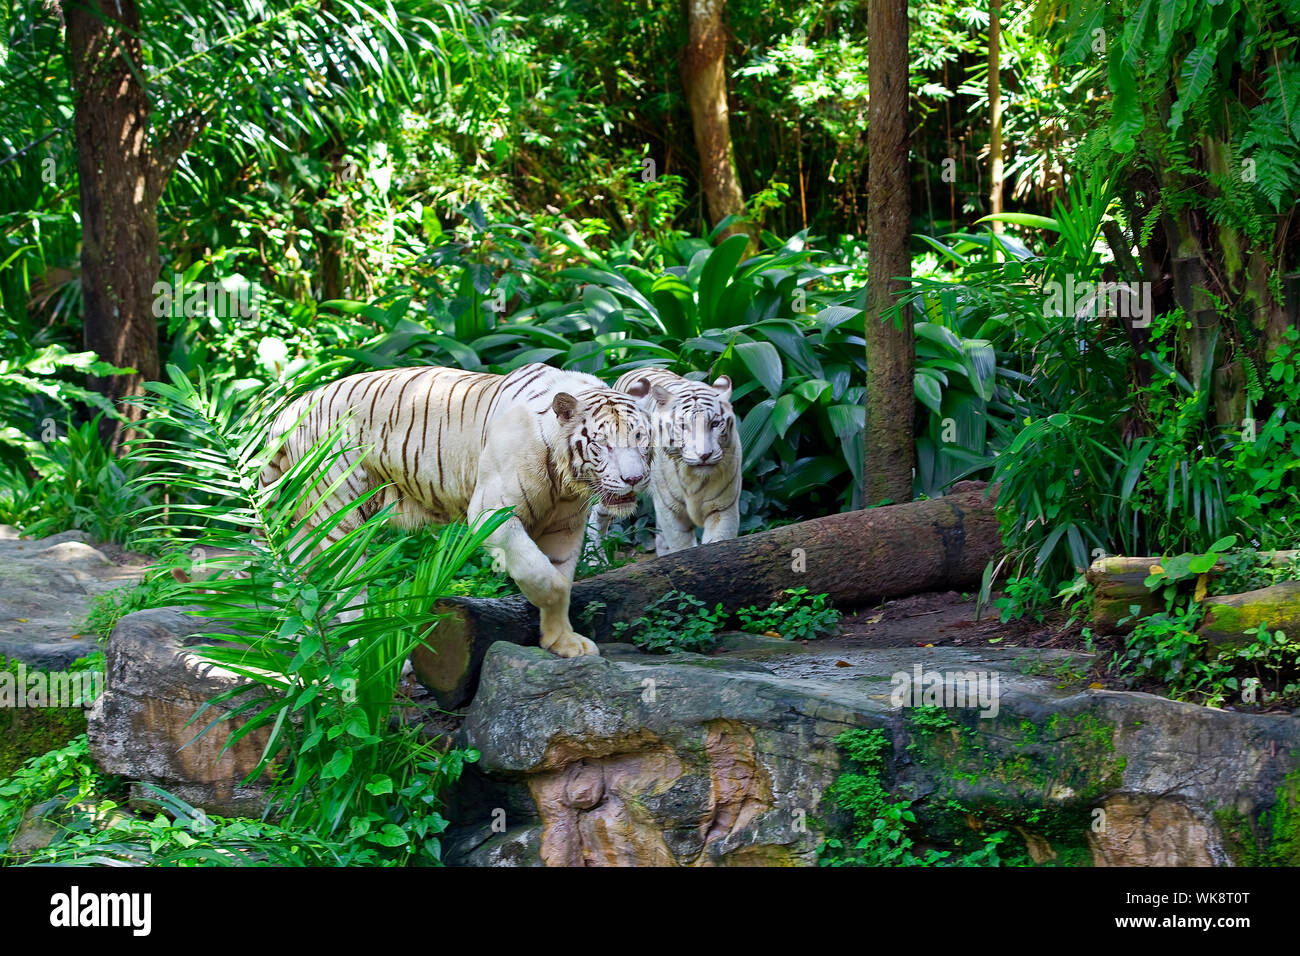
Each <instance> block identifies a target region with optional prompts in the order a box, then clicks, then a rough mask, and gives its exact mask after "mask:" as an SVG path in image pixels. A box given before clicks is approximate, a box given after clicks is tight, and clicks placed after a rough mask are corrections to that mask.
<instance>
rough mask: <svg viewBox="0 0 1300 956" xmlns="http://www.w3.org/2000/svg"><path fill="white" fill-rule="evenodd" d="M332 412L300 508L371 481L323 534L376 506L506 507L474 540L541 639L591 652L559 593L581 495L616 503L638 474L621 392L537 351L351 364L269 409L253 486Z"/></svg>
mask: <svg viewBox="0 0 1300 956" xmlns="http://www.w3.org/2000/svg"><path fill="white" fill-rule="evenodd" d="M344 419H346V420H347V426H346V438H347V440H346V446H345V449H346V450H345V451H344V452H343V453H342V454H341V455H339V456H338V459H337V460H336V461H334V463H333V464H332V465H331V466H330V469H329V471H328V472H327V473H326V474H325V475H324V476H322V480H321V481H319V482H318V483H317V485H316V487H317V489H321V490H324V489H328V488H330V487H332V486H334V485H336V484H337V487H335V488H334V490H333V491H331V492H330V497H329V498H328V499H327V500H325V501H322V502H319V507H317V508H315V509H314V510H313V508H312V506H313V505H316V504H318V502H317V501H314V500H312V501H306V502H303V503H302V508H303V517H304V518H305V519H306V523H307V525H309V526H312V527H319V526H320V525H321V524H322V523H324V522H325V521H327V520H328V519H329V518H330V517H331V516H334V515H338V514H339V513H340V512H341V511H344V510H345V509H346V508H347V504H348V502H350V501H354V500H356V499H357V498H360V497H361V496H362V495H364V494H365V493H366V492H369V491H372V490H374V489H376V488H379V489H381V490H380V493H379V494H378V495H376V496H374V497H373V498H371V499H369V500H368V501H367V502H366V504H365V506H363V508H361V509H356V510H353V511H348V512H346V513H345V514H343V516H342V518H341V520H339V522H338V523H337V525H336V526H334V527H331V528H330V529H329V531H328V533H327V535H326V540H327V541H331V542H332V541H337V540H339V539H341V538H342V537H343V536H344V535H346V534H348V533H349V532H351V531H352V530H354V529H355V528H357V527H359V526H360V524H361V523H362V521H364V520H365V518H367V517H368V516H369V515H371V514H373V513H374V512H375V511H376V510H377V509H379V508H381V507H383V506H385V505H392V506H393V508H394V515H395V517H396V519H397V521H398V523H400V524H403V525H406V526H408V527H412V526H416V525H420V524H425V523H445V522H448V521H453V520H463V519H469V520H470V521H474V520H477V519H478V518H479V517H480V516H481V515H483V514H487V513H491V512H495V511H498V510H501V509H509V510H510V511H511V517H510V518H508V519H507V520H506V521H505V522H504V523H503V524H501V525H500V526H499V527H498V528H497V529H496V530H495V531H493V532H492V534H491V535H490V536H489V537H488V538H487V541H486V545H487V547H488V549H489V550H490V551H492V552H493V553H494V554H495V555H496V556H497V557H499V558H501V559H502V560H503V561H504V565H505V570H506V572H507V573H508V574H509V575H510V576H511V577H512V578H514V580H515V583H516V584H518V585H519V590H520V591H521V592H522V593H523V595H524V596H525V597H526V598H527V599H528V600H529V601H530V602H532V603H533V604H534V605H535V606H536V607H537V608H538V610H539V612H540V630H541V645H542V647H544V648H547V649H548V650H550V651H552V652H553V653H555V654H558V655H559V656H561V657H575V656H579V655H583V654H596V653H598V650H597V648H596V645H595V644H594V643H592V641H590V640H589V639H588V638H586V637H583V636H582V635H581V634H578V633H576V632H575V631H574V630H573V628H572V627H571V625H570V623H569V615H568V612H569V592H570V589H571V587H572V581H573V571H574V568H575V566H576V564H577V561H578V557H579V555H580V554H581V551H582V536H583V530H584V525H585V521H586V517H587V512H588V510H589V508H590V505H591V501H592V500H593V499H596V500H599V501H600V502H601V503H602V506H603V507H605V508H606V509H609V510H611V511H613V512H615V513H626V512H628V511H630V510H631V509H632V508H634V507H635V502H636V494H637V491H638V490H639V489H640V488H642V487H643V486H644V485H645V484H646V483H647V482H648V480H649V475H650V465H649V460H648V459H649V455H650V434H649V422H648V420H647V417H646V415H645V414H644V413H643V412H642V411H641V410H640V409H639V408H638V407H637V405H636V402H635V401H634V400H633V398H632V397H631V396H628V395H624V394H621V393H619V392H617V391H615V390H613V389H611V388H608V387H607V386H606V385H604V383H602V382H601V381H600V380H599V379H597V378H596V377H595V376H592V375H587V374H584V373H581V372H566V371H563V370H560V369H554V368H550V367H549V366H546V365H540V364H533V365H526V366H524V367H523V368H520V369H516V370H515V371H513V372H511V373H510V374H508V375H490V374H486V373H480V372H466V371H463V370H461V369H452V368H401V369H389V370H385V371H377V372H363V373H361V374H359V375H353V376H349V377H348V378H345V379H342V380H340V381H338V382H334V383H332V384H330V385H326V386H323V387H321V388H318V389H316V390H315V391H313V392H309V393H308V394H306V395H303V396H301V397H299V398H298V399H296V400H295V401H293V402H292V403H290V405H289V406H288V407H287V408H285V410H284V411H283V412H282V413H281V414H280V415H279V416H277V418H276V420H275V422H274V423H273V425H272V439H273V440H274V441H276V442H280V440H281V439H283V442H282V443H281V444H280V445H279V451H278V453H277V456H276V460H275V461H274V462H272V464H271V465H269V466H268V467H267V469H266V471H265V472H264V473H263V475H262V483H263V485H264V486H268V485H270V484H271V483H272V482H274V481H276V479H277V478H279V476H280V475H282V474H283V473H284V472H285V471H287V470H288V469H289V468H290V467H291V466H292V464H293V463H294V462H296V461H301V460H302V459H303V457H304V456H305V455H306V454H307V452H308V451H309V450H310V449H311V448H312V446H313V445H314V444H315V443H316V442H318V441H319V440H320V439H321V438H322V437H324V436H325V435H327V434H329V432H330V431H331V429H332V428H333V427H334V426H335V425H337V424H338V423H339V422H341V421H343V420H344ZM348 613H355V614H360V610H359V609H357V608H355V607H354V608H352V609H350V610H349V612H348Z"/></svg>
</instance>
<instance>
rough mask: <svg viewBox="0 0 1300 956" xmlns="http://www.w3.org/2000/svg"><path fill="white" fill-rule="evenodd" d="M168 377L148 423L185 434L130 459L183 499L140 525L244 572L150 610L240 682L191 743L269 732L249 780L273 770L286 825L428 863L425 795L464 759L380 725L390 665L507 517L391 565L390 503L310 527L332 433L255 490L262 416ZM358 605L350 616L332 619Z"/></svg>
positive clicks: (370, 855)
mask: <svg viewBox="0 0 1300 956" xmlns="http://www.w3.org/2000/svg"><path fill="white" fill-rule="evenodd" d="M169 373H170V375H171V378H172V383H171V384H170V385H164V384H162V383H151V384H150V386H149V390H150V392H151V393H152V395H151V396H150V397H149V398H147V399H146V400H144V404H145V406H146V407H147V409H148V410H149V412H150V416H149V418H148V419H147V420H146V422H145V425H144V427H146V428H151V429H153V430H154V431H155V432H163V431H166V429H162V428H161V427H160V426H162V425H164V424H166V425H168V426H170V430H171V431H172V432H174V433H177V434H183V435H185V436H187V437H186V438H185V439H184V440H183V441H182V440H181V439H158V438H154V439H152V440H150V441H148V442H144V443H142V444H141V445H140V446H138V447H137V448H136V449H135V450H134V451H133V452H132V455H131V458H132V459H133V460H135V461H138V462H141V463H146V462H147V463H149V464H150V465H152V466H153V472H152V476H153V477H154V479H155V480H165V481H166V482H167V483H168V485H169V486H170V487H173V488H176V489H178V490H182V489H183V490H186V491H188V492H190V493H191V494H194V495H195V496H196V498H195V499H191V500H189V501H180V502H172V503H171V504H170V505H169V507H168V510H167V512H166V513H165V514H163V513H162V512H160V511H158V510H150V511H149V512H148V513H147V514H146V516H145V521H144V527H145V530H146V531H148V532H151V533H153V534H156V535H162V534H164V532H168V533H171V532H174V531H175V530H176V529H177V528H179V529H182V530H183V531H184V532H186V533H188V534H191V535H193V537H192V539H191V540H190V542H189V543H190V544H191V545H192V546H193V547H196V548H200V549H202V550H203V552H205V553H210V554H212V555H213V557H212V558H210V559H209V561H208V564H209V565H210V567H211V568H213V569H215V570H217V571H221V570H223V569H224V570H234V569H235V568H236V566H238V567H239V568H240V569H241V570H243V571H244V572H245V573H244V574H242V575H238V576H236V575H222V574H220V573H218V574H217V575H216V576H215V577H210V578H207V579H205V580H201V581H192V582H190V583H188V584H179V585H177V586H175V587H174V588H170V589H168V591H167V592H165V593H164V594H163V595H162V596H161V597H160V603H167V604H173V605H194V606H196V607H197V608H198V609H199V610H200V612H201V613H203V614H205V615H206V616H208V617H210V618H212V619H214V621H215V622H216V624H217V628H218V629H217V630H215V631H213V632H211V633H205V634H204V635H200V636H201V637H205V638H206V639H207V640H208V641H209V643H208V644H206V645H203V646H199V647H196V648H195V653H198V654H201V655H202V656H204V657H206V658H208V659H209V660H212V661H214V662H216V663H219V664H221V665H222V666H224V667H226V668H228V669H230V670H232V671H234V672H235V673H237V674H240V675H242V676H244V677H246V678H248V682H247V683H245V684H242V685H240V686H239V687H236V688H233V689H232V690H230V691H228V692H225V693H223V694H222V695H220V696H219V697H217V698H216V699H214V700H213V701H210V702H209V703H208V704H207V705H205V707H204V708H202V709H201V710H200V711H199V713H198V714H196V715H195V722H196V723H195V728H196V729H195V733H196V735H197V734H201V733H204V732H208V731H210V730H211V729H212V727H213V726H214V725H215V724H217V723H218V722H219V721H221V720H223V719H225V720H232V721H233V720H236V718H237V719H238V721H237V722H238V726H237V729H235V730H233V731H231V734H230V737H229V739H228V741H227V743H226V746H230V745H231V744H233V743H234V742H236V741H238V740H240V739H242V738H244V737H246V736H247V735H248V734H250V733H253V732H254V731H258V730H262V729H265V730H266V731H267V732H268V734H269V736H268V740H267V743H266V746H265V749H264V751H263V755H262V759H261V761H260V762H259V764H258V765H257V766H256V767H255V768H254V769H253V770H252V771H250V773H249V776H248V778H247V779H248V780H249V781H251V780H253V779H256V778H257V777H258V776H260V775H261V774H262V773H263V772H265V771H270V772H271V773H272V777H273V784H274V785H273V807H274V810H275V812H276V813H277V814H279V815H281V817H282V822H283V825H284V826H286V827H289V828H293V829H296V830H301V831H304V832H307V833H311V834H314V835H315V836H316V837H317V838H319V839H321V840H326V841H337V840H339V839H345V840H346V842H347V845H348V847H349V848H350V849H349V850H348V853H347V857H346V860H347V861H350V862H359V863H365V862H379V861H381V860H383V861H389V862H408V861H424V862H436V861H437V860H438V859H439V856H440V852H441V851H440V843H439V839H438V834H439V833H440V832H441V831H442V830H443V829H444V828H445V827H446V820H445V819H443V818H442V817H441V816H440V815H439V814H438V812H437V810H436V809H435V806H436V801H437V798H438V795H439V793H440V792H441V789H442V787H443V786H444V785H446V784H448V783H450V782H453V781H454V780H455V779H457V778H458V777H459V775H460V772H461V770H462V768H463V766H464V764H465V762H467V761H470V760H473V759H476V758H475V756H474V755H473V754H467V753H462V752H459V751H455V750H453V751H448V752H446V753H440V752H438V751H437V750H435V749H434V748H433V744H432V743H431V742H423V743H422V742H421V741H420V739H419V732H418V730H417V729H416V728H414V727H405V726H399V727H398V729H396V730H394V729H391V728H390V719H391V718H392V717H393V716H394V710H393V708H394V698H395V696H396V692H397V687H398V681H399V678H400V673H401V669H402V665H403V663H404V662H405V661H406V660H407V658H408V657H409V656H410V653H411V651H412V650H413V649H414V648H415V646H416V645H417V644H419V643H420V642H421V641H422V639H423V635H424V633H425V631H426V630H427V628H428V627H429V625H430V624H431V623H432V622H431V621H430V620H429V619H428V618H427V608H428V607H429V606H430V604H431V603H432V601H433V600H435V599H436V598H437V596H438V595H440V594H442V593H445V592H446V590H447V588H448V586H449V584H450V581H451V580H452V578H453V576H454V575H455V574H456V572H457V571H459V569H460V568H461V567H462V565H463V564H464V563H465V562H466V561H467V560H468V559H469V558H470V557H471V556H472V555H473V554H474V553H475V552H476V551H477V550H478V548H479V547H480V545H481V544H482V543H483V541H484V539H486V537H487V536H488V535H489V534H490V533H491V532H492V531H493V530H494V529H495V528H496V527H498V526H499V525H500V524H501V523H502V522H503V521H504V520H505V519H506V518H507V517H508V513H507V512H499V513H496V514H493V515H490V516H487V517H485V518H484V519H483V520H481V521H479V522H478V523H477V524H476V525H475V527H474V528H472V529H465V528H462V527H459V526H456V525H452V526H449V527H447V528H446V529H445V530H444V531H443V532H442V533H441V534H440V535H439V537H438V539H437V542H436V543H435V544H434V545H433V546H432V547H431V548H429V549H427V550H426V551H424V552H423V553H422V554H421V555H420V557H419V558H418V560H417V561H415V562H414V563H413V565H407V566H405V567H399V566H397V565H396V563H395V562H396V561H397V560H398V559H399V557H400V546H399V544H398V543H397V542H396V541H390V542H389V543H388V544H386V545H383V546H380V544H379V538H380V531H381V527H382V525H383V524H384V523H385V522H386V521H387V519H388V518H389V517H390V516H391V507H390V508H384V509H379V510H377V511H375V512H374V513H373V514H369V513H368V512H366V511H364V510H361V509H364V508H365V506H366V502H367V501H368V500H369V499H370V498H372V497H373V496H374V492H371V493H369V494H367V495H365V496H363V497H362V498H361V499H358V500H356V501H352V502H347V503H346V504H344V505H343V506H342V508H341V509H340V510H339V511H337V512H336V513H335V514H334V515H332V516H331V517H329V518H327V519H325V520H323V521H321V522H320V523H319V524H318V525H315V526H314V527H313V526H312V525H310V524H309V523H308V519H309V518H310V516H311V512H312V511H313V510H314V508H313V507H311V506H309V505H308V502H309V501H310V500H311V499H312V496H313V494H314V493H316V492H317V491H319V492H320V494H321V495H322V497H328V494H329V490H330V489H329V488H325V487H323V486H321V487H318V486H320V483H321V481H322V480H323V476H324V475H325V474H326V473H328V472H329V469H330V468H331V467H332V466H333V465H335V464H337V463H338V462H339V461H340V459H341V456H342V455H343V454H345V453H346V452H347V448H346V447H344V446H343V440H344V439H343V437H342V435H343V430H342V428H339V429H335V430H334V431H333V432H332V433H331V434H329V435H327V436H325V437H323V438H322V439H321V440H320V441H319V442H318V443H317V444H316V445H315V446H314V447H313V448H312V449H311V450H310V451H309V452H308V453H307V454H305V455H304V456H303V457H302V459H301V460H300V461H298V462H297V463H295V465H294V466H293V467H292V468H291V469H290V470H289V471H288V472H287V473H286V474H284V475H283V476H281V477H280V478H279V479H277V481H276V482H275V483H274V485H272V486H271V487H269V488H262V487H261V486H260V485H259V483H258V476H259V475H260V474H261V472H262V470H263V467H264V465H265V463H266V461H267V460H268V459H269V456H270V455H273V454H274V453H275V451H276V449H275V448H274V447H269V446H268V443H267V441H266V432H267V429H268V428H269V421H270V418H269V416H266V415H259V416H256V417H252V418H249V417H245V418H237V417H235V416H234V415H233V412H232V406H231V403H230V401H229V400H228V399H226V400H223V399H221V398H220V396H219V394H218V393H217V392H216V391H214V390H213V389H212V388H210V387H208V386H206V384H205V383H203V382H202V381H201V382H200V385H199V386H198V387H197V388H196V387H195V386H193V385H192V384H191V383H190V382H189V380H188V379H186V378H185V377H184V376H183V375H182V374H181V373H180V372H179V371H178V370H176V369H174V368H173V369H169ZM343 480H345V479H343V478H340V479H338V482H341V481H343ZM338 482H336V484H335V486H337V484H338ZM196 499H197V500H196ZM357 514H360V515H362V516H363V517H364V520H361V521H359V522H358V526H357V527H356V528H355V530H352V531H350V532H348V533H346V534H344V535H343V536H341V537H340V538H339V540H338V541H335V542H330V541H329V540H327V539H326V537H325V536H326V535H327V534H328V533H329V532H330V531H331V530H332V529H333V528H335V527H337V526H338V525H339V522H340V521H342V520H343V519H344V518H345V517H349V516H353V515H357ZM225 555H232V556H230V557H227V556H225ZM362 602H364V607H363V613H362V614H361V616H360V617H359V618H356V619H355V620H350V621H347V622H346V623H345V622H343V621H342V620H340V618H339V615H340V613H341V612H343V611H345V610H347V609H349V608H352V607H354V606H355V605H356V604H358V603H362ZM203 721H208V723H207V724H206V725H204V724H203Z"/></svg>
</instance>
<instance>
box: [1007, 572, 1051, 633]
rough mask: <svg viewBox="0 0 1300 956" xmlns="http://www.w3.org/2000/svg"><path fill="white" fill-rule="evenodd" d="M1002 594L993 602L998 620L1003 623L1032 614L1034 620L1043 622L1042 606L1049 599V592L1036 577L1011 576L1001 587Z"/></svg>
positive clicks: (1044, 605) (1045, 604)
mask: <svg viewBox="0 0 1300 956" xmlns="http://www.w3.org/2000/svg"><path fill="white" fill-rule="evenodd" d="M1003 592H1004V593H1003V596H1002V597H1000V598H998V599H997V600H996V601H994V602H993V606H994V607H995V608H997V609H998V617H999V620H1001V621H1002V623H1003V624H1006V623H1007V622H1008V621H1018V620H1019V619H1020V618H1022V617H1024V616H1025V615H1026V614H1033V616H1034V620H1035V621H1038V622H1039V623H1040V624H1041V623H1042V622H1043V608H1044V607H1046V606H1047V604H1048V603H1049V602H1050V601H1051V597H1052V595H1051V592H1050V591H1048V590H1047V588H1046V587H1045V586H1044V584H1043V582H1042V581H1040V580H1039V579H1038V578H1033V577H1026V578H1012V579H1011V580H1009V581H1007V583H1006V587H1005V588H1004V589H1003Z"/></svg>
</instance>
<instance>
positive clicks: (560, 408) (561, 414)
mask: <svg viewBox="0 0 1300 956" xmlns="http://www.w3.org/2000/svg"><path fill="white" fill-rule="evenodd" d="M551 408H552V410H554V412H555V417H556V418H558V419H559V420H560V421H562V422H565V423H568V422H571V421H573V419H575V418H577V417H578V412H580V411H582V402H580V401H578V400H577V399H576V398H575V397H574V396H572V395H570V394H569V393H568V392H556V393H555V397H554V398H553V399H551Z"/></svg>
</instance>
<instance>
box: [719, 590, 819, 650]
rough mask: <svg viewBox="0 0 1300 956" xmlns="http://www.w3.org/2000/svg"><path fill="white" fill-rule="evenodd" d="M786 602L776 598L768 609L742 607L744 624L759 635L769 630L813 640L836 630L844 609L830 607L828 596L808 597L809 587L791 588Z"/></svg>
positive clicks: (741, 620)
mask: <svg viewBox="0 0 1300 956" xmlns="http://www.w3.org/2000/svg"><path fill="white" fill-rule="evenodd" d="M782 593H783V594H786V595H788V597H787V598H786V599H785V600H784V601H773V602H772V603H771V604H769V605H768V606H767V607H766V608H763V609H762V610H759V608H758V607H757V606H753V607H745V608H741V609H740V610H739V611H738V612H737V617H739V618H740V624H741V627H743V628H744V629H745V630H746V631H750V632H752V633H755V634H766V633H768V632H769V631H772V632H775V633H777V634H780V635H781V636H782V637H783V638H785V639H786V640H788V641H811V640H816V639H817V638H819V637H822V636H823V635H826V634H830V633H832V632H834V630H835V628H836V627H837V626H838V625H839V620H840V612H839V611H837V610H835V609H834V608H832V607H828V606H827V603H826V601H827V595H825V594H815V595H813V596H812V597H809V596H808V589H807V588H787V589H786V590H785V591H783V592H782Z"/></svg>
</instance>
